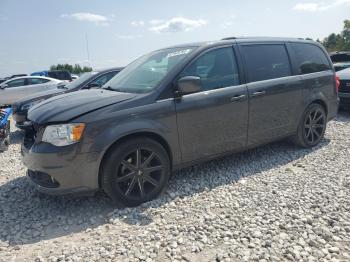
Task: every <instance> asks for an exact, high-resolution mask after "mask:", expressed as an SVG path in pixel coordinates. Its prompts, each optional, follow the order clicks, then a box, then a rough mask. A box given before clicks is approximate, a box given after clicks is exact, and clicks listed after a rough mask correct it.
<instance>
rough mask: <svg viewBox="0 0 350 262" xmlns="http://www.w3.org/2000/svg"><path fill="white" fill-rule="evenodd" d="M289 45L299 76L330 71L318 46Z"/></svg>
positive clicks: (327, 62)
mask: <svg viewBox="0 0 350 262" xmlns="http://www.w3.org/2000/svg"><path fill="white" fill-rule="evenodd" d="M291 45H292V47H293V49H294V52H295V59H296V62H297V66H298V71H299V74H302V75H304V74H311V73H316V72H322V71H326V70H330V69H331V66H330V64H329V61H328V59H327V57H326V55H325V53H324V52H323V51H322V50H321V48H319V47H318V46H316V45H311V44H300V43H292V44H291Z"/></svg>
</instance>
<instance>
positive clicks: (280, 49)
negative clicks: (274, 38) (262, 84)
mask: <svg viewBox="0 0 350 262" xmlns="http://www.w3.org/2000/svg"><path fill="white" fill-rule="evenodd" d="M241 49H242V51H243V55H244V59H245V62H246V66H247V73H248V79H249V82H256V81H263V80H268V79H275V78H281V77H286V76H290V75H291V74H292V71H291V66H290V61H289V57H288V53H287V50H286V47H285V45H283V44H254V45H242V46H241Z"/></svg>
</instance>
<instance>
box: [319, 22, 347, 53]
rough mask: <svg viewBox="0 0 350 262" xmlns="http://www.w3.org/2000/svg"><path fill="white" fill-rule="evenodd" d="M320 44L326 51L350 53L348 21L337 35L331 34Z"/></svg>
mask: <svg viewBox="0 0 350 262" xmlns="http://www.w3.org/2000/svg"><path fill="white" fill-rule="evenodd" d="M322 44H323V45H324V46H325V47H326V48H327V50H328V51H330V52H331V51H350V20H345V21H344V28H343V30H342V31H341V32H340V33H339V34H335V33H332V34H330V35H329V36H328V37H326V38H325V39H324V40H323V41H322Z"/></svg>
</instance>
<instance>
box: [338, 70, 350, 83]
mask: <svg viewBox="0 0 350 262" xmlns="http://www.w3.org/2000/svg"><path fill="white" fill-rule="evenodd" d="M337 75H338V76H339V78H340V80H350V68H347V69H344V70H340V71H338V72H337Z"/></svg>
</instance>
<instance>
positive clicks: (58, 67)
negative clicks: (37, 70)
mask: <svg viewBox="0 0 350 262" xmlns="http://www.w3.org/2000/svg"><path fill="white" fill-rule="evenodd" d="M50 70H67V71H68V72H70V73H71V74H78V75H79V74H82V73H85V72H91V71H92V68H91V67H88V66H84V67H81V66H80V65H79V64H75V65H74V66H73V65H70V64H57V65H52V66H50Z"/></svg>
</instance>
